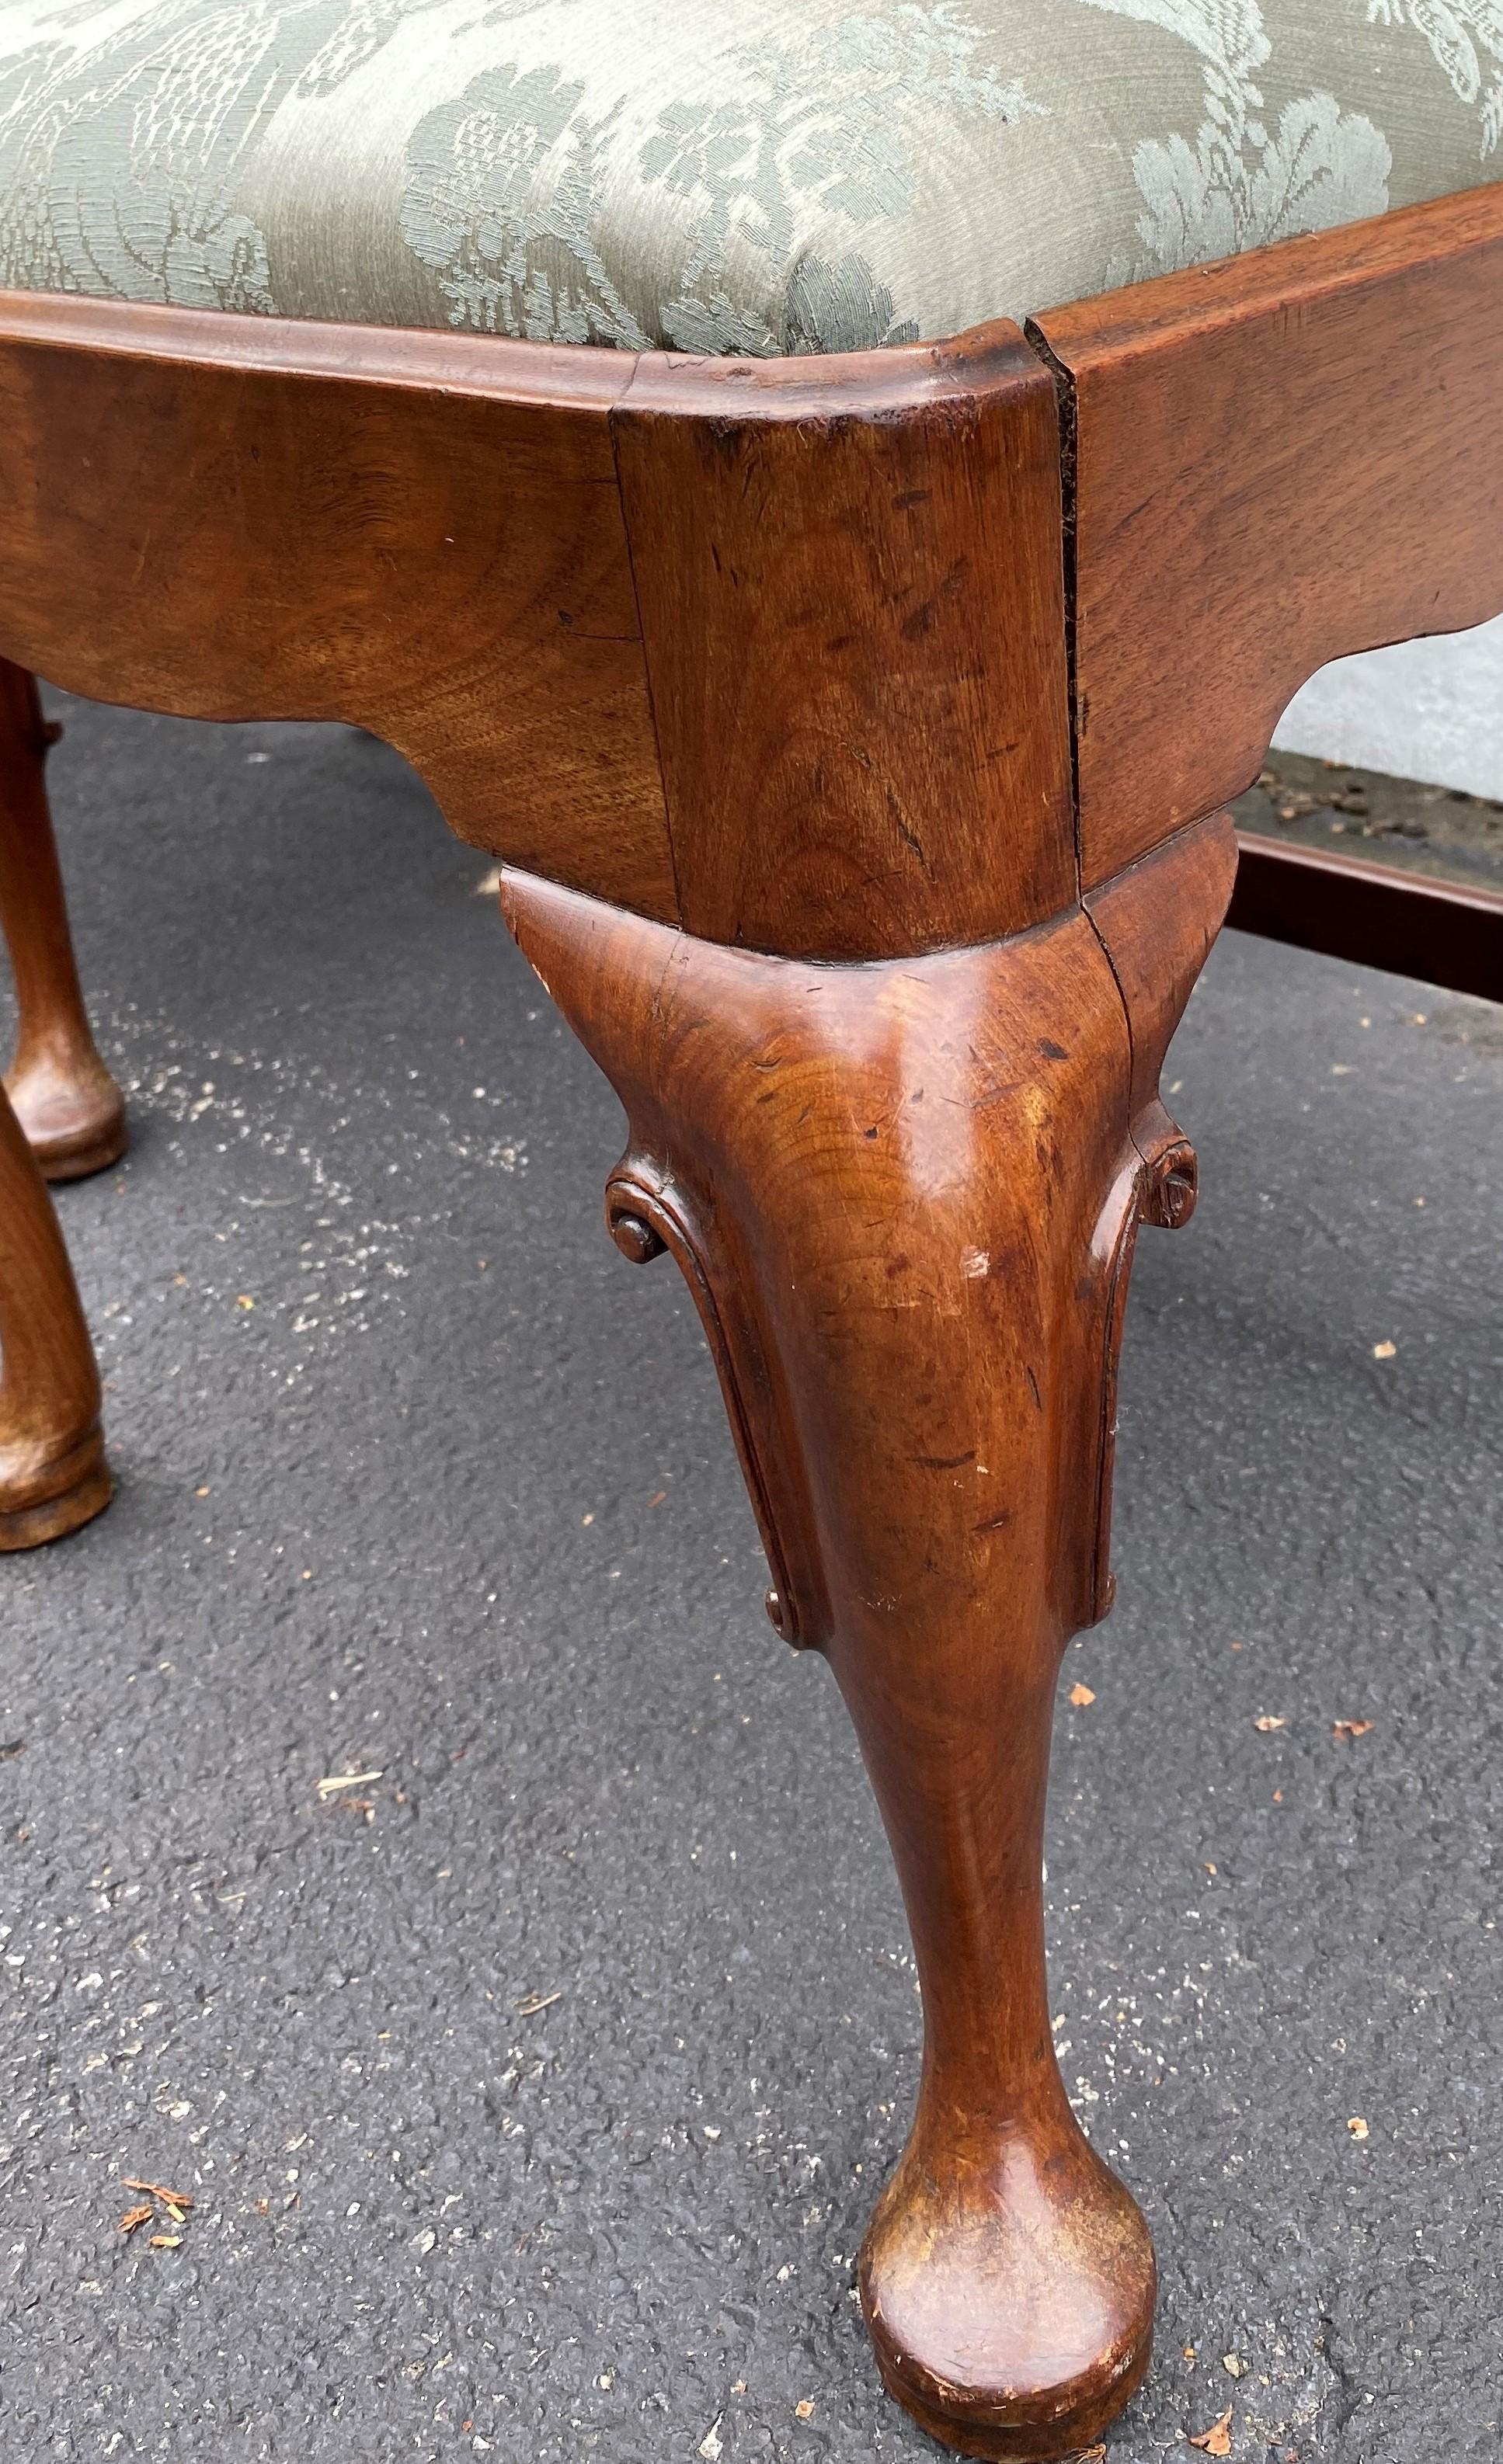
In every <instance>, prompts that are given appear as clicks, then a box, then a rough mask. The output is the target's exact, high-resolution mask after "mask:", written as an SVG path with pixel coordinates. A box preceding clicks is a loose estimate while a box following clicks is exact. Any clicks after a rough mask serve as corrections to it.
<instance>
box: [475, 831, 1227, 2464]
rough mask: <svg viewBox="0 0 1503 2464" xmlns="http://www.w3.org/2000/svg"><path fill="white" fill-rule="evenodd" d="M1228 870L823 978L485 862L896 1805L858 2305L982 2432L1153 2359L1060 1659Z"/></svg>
mask: <svg viewBox="0 0 1503 2464" xmlns="http://www.w3.org/2000/svg"><path fill="white" fill-rule="evenodd" d="M1232 865H1233V856H1232V851H1231V834H1230V830H1229V826H1228V825H1226V824H1225V823H1224V822H1221V821H1217V822H1213V823H1211V824H1209V825H1205V828H1203V829H1201V830H1197V831H1192V832H1190V833H1188V834H1186V836H1185V837H1184V838H1183V840H1182V841H1180V842H1178V843H1177V844H1176V845H1175V846H1174V847H1169V848H1166V849H1165V850H1163V851H1162V853H1161V854H1160V855H1159V856H1158V857H1156V858H1154V859H1151V860H1150V862H1149V863H1148V864H1146V865H1145V866H1143V867H1142V868H1141V875H1140V878H1129V879H1127V880H1125V881H1123V882H1122V883H1120V884H1117V885H1115V886H1114V889H1113V891H1111V892H1110V893H1108V895H1107V896H1106V897H1105V898H1104V899H1103V901H1102V902H1101V904H1100V907H1099V909H1098V910H1097V912H1096V913H1095V914H1094V915H1091V914H1088V913H1086V912H1085V911H1084V910H1083V909H1081V908H1079V907H1072V908H1070V909H1069V910H1067V911H1066V913H1064V914H1062V915H1061V916H1059V917H1057V918H1055V919H1054V920H1053V921H1052V922H1050V923H1048V924H1045V925H1041V926H1039V927H1036V928H1035V929H1034V930H1032V931H1031V932H1026V933H1023V934H1020V935H1015V936H1013V937H1011V938H1009V939H1006V940H1002V941H998V942H994V943H991V944H987V945H983V946H981V947H974V948H971V949H967V950H963V951H956V952H944V953H940V954H937V955H933V956H930V957H918V958H911V959H906V960H888V961H883V962H871V963H867V964H855V965H843V966H829V965H828V964H826V965H821V964H813V963H803V962H799V961H795V960H790V959H784V958H773V957H761V956H758V955H754V954H751V953H747V952H743V951H733V950H729V949H726V948H724V947H720V946H718V945H717V944H715V943H713V942H707V941H702V940H697V939H694V938H691V937H690V936H689V935H686V934H684V933H681V932H674V931H672V930H670V929H668V928H665V927H663V926H660V925H655V924H652V923H650V922H647V921H645V920H643V919H641V918H638V917H633V916H627V915H623V914H621V913H617V912H614V911H612V910H611V909H609V908H608V907H605V906H602V905H600V904H598V903H597V902H595V901H592V900H588V899H584V898H581V897H579V896H578V895H576V894H575V893H573V892H570V891H565V890H561V889H559V888H557V887H555V886H554V885H552V884H549V883H545V882H542V881H539V880H537V879H534V878H530V877H527V876H525V875H519V874H516V873H508V874H507V875H506V876H505V877H504V882H503V891H502V897H503V904H504V906H505V910H506V914H507V918H508V921H509V922H510V924H511V926H512V929H513V931H514V932H515V933H516V935H517V936H518V939H519V942H520V943H521V946H522V948H523V949H524V951H525V952H526V954H527V956H528V957H529V958H530V959H531V961H532V963H533V965H534V966H535V968H536V969H537V971H538V973H539V976H540V977H541V979H542V982H543V983H544V985H545V986H546V987H547V989H548V991H549V992H550V993H551V994H552V996H553V998H554V1000H555V1001H557V1002H558V1003H559V1005H560V1007H561V1008H562V1009H563V1011H564V1015H565V1017H566V1018H567V1019H568V1020H569V1022H570V1023H571V1024H572V1025H573V1027H574V1029H575V1031H576V1033H577V1034H578V1035H579V1036H580V1038H581V1040H582V1041H583V1042H584V1044H585V1045H586V1047H587V1049H588V1050H589V1051H590V1052H591V1053H593V1055H594V1057H595V1059H596V1060H597V1061H598V1062H599V1063H600V1065H601V1067H602V1068H603V1069H604V1070H605V1071H606V1073H607V1075H608V1077H609V1079H610V1081H611V1083H612V1085H613V1086H614V1087H615V1089H616V1090H617V1092H618V1093H619V1095H620V1096H621V1099H622V1102H623V1103H624V1105H625V1106H626V1109H627V1113H628V1118H629V1121H630V1133H631V1135H630V1146H629V1148H628V1151H627V1154H626V1155H625V1156H624V1157H623V1159H622V1162H621V1163H620V1165H618V1167H617V1168H616V1170H615V1172H614V1173H613V1174H612V1175H611V1177H610V1180H609V1182H608V1199H607V1211H608V1221H610V1223H611V1225H612V1228H613V1229H614V1230H615V1231H616V1233H617V1237H618V1238H619V1237H620V1235H621V1232H622V1229H623V1227H630V1239H629V1241H628V1242H627V1243H625V1244H624V1245H627V1246H628V1248H629V1250H630V1254H633V1255H635V1256H638V1257H641V1256H645V1255H649V1254H651V1252H652V1247H653V1245H654V1243H661V1244H662V1245H663V1246H665V1247H668V1248H670V1249H672V1250H673V1251H674V1254H675V1255H676V1256H677V1257H678V1259H679V1263H680V1264H681V1265H683V1266H684V1268H685V1271H686V1273H687V1274H688V1276H689V1279H690V1283H691V1288H692V1289H693V1291H694V1293H695V1297H696V1302H697V1304H698V1307H699V1309H700V1311H701V1315H702V1316H703V1317H704V1319H705V1321H706V1324H707V1327H708V1329H709V1331H710V1334H711V1339H712V1345H713V1348H714V1350H715V1353H716V1355H717V1360H718V1365H719V1368H720V1373H721V1376H722V1380H723V1381H724V1384H725V1387H726V1395H727V1403H728V1406H729V1410H730V1416H731V1420H732V1424H733V1427H734V1428H735V1429H736V1431H737V1433H738V1438H739V1441H740V1445H741V1449H742V1460H743V1463H744V1464H745V1466H746V1470H747V1477H748V1483H749V1485H750V1488H751V1492H752V1495H753V1498H754V1501H755V1502H756V1504H757V1507H758V1510H759V1513H760V1515H761V1517H762V1519H763V1529H764V1533H765V1535H766V1538H767V1542H768V1553H769V1558H770V1562H771V1565H772V1569H773V1576H774V1588H775V1593H776V1595H777V1604H778V1607H777V1613H778V1618H779V1622H780V1624H781V1625H782V1627H783V1630H784V1631H785V1634H786V1635H787V1636H788V1638H789V1639H791V1640H796V1641H797V1642H799V1643H801V1644H803V1645H805V1646H810V1647H813V1648H815V1649H818V1650H821V1651H824V1652H826V1653H828V1655H829V1660H830V1663H831V1665H832V1667H833V1669H834V1672H835V1675H836V1677H837V1679H838V1681H839V1683H840V1685H841V1688H842V1691H843V1693H844V1694H845V1697H846V1700H847V1702H848V1704H849V1705H850V1708H851V1715H852V1718H853V1720H854V1723H855V1726H856V1728H857V1731H858V1734H859V1736H860V1739H861V1745H862V1749H863V1752H864V1754H865V1757H866V1762H867V1767H868V1769H869V1771H871V1774H872V1778H873V1785H874V1787H875V1790H876V1793H877V1796H878V1799H879V1801H880V1803H881V1807H882V1812H883V1816H884V1819H885V1821H886V1824H887V1829H888V1835H889V1837H890V1838H891V1840H892V1844H893V1850H894V1854H895V1858H896V1860H897V1864H898V1869H899V1872H900V1875H901V1878H902V1882H903V1890H904V1895H905V1899H906V1902H907V1905H908V1912H909V1918H910V1922H911V1925H912V1927H913V1935H914V1943H915V1947H916V1951H917V1961H918V1969H919V1975H920V1980H921V1983H922V1989H923V1998H924V2014H925V2032H926V2034H925V2056H924V2071H923V2081H922V2086H921V2090H920V2096H919V2105H918V2113H917V2120H916V2122H915V2125H914V2133H913V2137H912V2140H911V2142H910V2145H909V2147H908V2150H907V2153H906V2154H905V2156H904V2158H903V2160H902V2163H901V2165H900V2166H899V2167H898V2170H897V2172H896V2174H895V2177H894V2180H893V2182H892V2183H891V2185H890V2186H889V2188H888V2189H887V2191H886V2192H885V2193H884V2195H883V2198H882V2200H881V2202H880V2204H879V2206H878V2208H877V2211H876V2213H875V2215H874V2217H873V2223H872V2228H871V2232H870V2233H869V2234H868V2238H867V2243H866V2248H865V2252H864V2255H863V2259H862V2269H861V2285H862V2299H863V2301H864V2303H865V2307H866V2312H867V2317H868V2320H869V2322H870V2324H871V2327H872V2331H873V2338H874V2341H875V2343H876V2349H877V2354H878V2359H879V2361H880V2364H881V2366H882V2370H883V2373H884V2376H885V2377H886V2379H887V2382H888V2384H889V2386H890V2387H892V2389H893V2391H894V2392H895V2394H896V2395H898V2396H899V2397H900V2399H901V2400H902V2402H903V2403H904V2404H906V2405H907V2406H908V2408H909V2409H910V2410H911V2411H913V2412H914V2413H915V2415H916V2417H917V2418H918V2419H919V2420H920V2421H922V2422H923V2423H924V2424H925V2426H926V2427H927V2428H929V2429H931V2430H932V2431H934V2433H935V2434H936V2435H937V2436H939V2437H942V2438H943V2439H945V2440H946V2441H948V2442H949V2443H950V2444H951V2445H952V2446H959V2447H961V2449H962V2450H963V2451H964V2452H966V2453H971V2454H977V2455H988V2456H1046V2455H1056V2454H1063V2453H1068V2452H1070V2451H1072V2449H1074V2448H1077V2447H1079V2446H1083V2445H1085V2444H1087V2443H1089V2441H1090V2439H1091V2438H1093V2437H1094V2435H1095V2433H1096V2432H1097V2431H1099V2430H1100V2429H1101V2428H1102V2427H1103V2425H1104V2424H1105V2423H1106V2421H1107V2420H1108V2419H1109V2418H1110V2417H1111V2416H1112V2415H1113V2414H1114V2413H1115V2412H1116V2410H1117V2409H1118V2407H1119V2406H1120V2405H1121V2404H1122V2403H1123V2402H1124V2401H1125V2400H1126V2398H1127V2396H1128V2394H1129V2393H1130V2392H1131V2390H1132V2388H1133V2387H1134V2386H1135V2385H1136V2384H1137V2382H1138V2378H1139V2376H1140V2375H1141V2372H1142V2370H1143V2368H1144V2366H1145V2365H1146V2362H1147V2356H1148V2346H1149V2339H1150V2335H1151V2328H1152V2316H1153V2301H1154V2280H1155V2279H1154V2264H1153V2254H1152V2249H1151V2246H1150V2243H1149V2240H1148V2234H1147V2231H1146V2228H1145V2227H1144V2225H1143V2223H1142V2219H1141V2217H1140V2216H1139V2214H1138V2211H1137V2209H1136V2207H1135V2206H1134V2204H1133V2201H1132V2200H1131V2198H1130V2197H1129V2195H1128V2193H1127V2192H1126V2190H1125V2189H1123V2188H1122V2187H1121V2185H1120V2184H1119V2183H1118V2182H1117V2181H1116V2179H1115V2177H1114V2176H1113V2175H1112V2174H1111V2173H1110V2172H1109V2171H1108V2170H1107V2168H1106V2167H1104V2166H1103V2165H1102V2163H1101V2161H1100V2159H1099V2158H1098V2157H1096V2156H1095V2155H1094V2153H1093V2151H1092V2149H1091V2147H1090V2145H1089V2144H1088V2143H1087V2142H1086V2140H1085V2139H1084V2138H1083V2137H1082V2136H1081V2134H1080V2132H1079V2130H1078V2128H1077V2127H1076V2124H1075V2122H1074V2118H1073V2116H1072V2112H1071V2109H1070V2104H1069V2101H1068V2099H1067V2097H1066V2095H1065V2091H1064V2088H1063V2086H1062V2084H1061V2082H1060V2079H1059V2075H1058V2072H1057V2069H1056V2067H1055V2064H1054V2059H1053V2054H1052V2050H1051V2039H1050V2017H1049V2001H1048V1995H1047V1991H1046V1983H1045V1969H1044V1942H1043V1912H1042V1900H1041V1884H1040V1863H1041V1858H1042V1849H1043V1837H1042V1826H1043V1816H1044V1798H1045V1788H1046V1782H1047V1773H1048V1761H1049V1738H1050V1720H1051V1714H1052V1707H1053V1696H1054V1686H1055V1680H1056V1676H1057V1673H1058V1667H1059V1660H1060V1654H1061V1651H1062V1649H1063V1647H1064V1643H1065V1640H1066V1639H1067V1638H1068V1636H1069V1635H1070V1634H1071V1633H1072V1632H1073V1631H1074V1630H1075V1628H1076V1627H1077V1626H1079V1625H1081V1624H1084V1623H1087V1622H1089V1621H1090V1620H1092V1619H1093V1618H1094V1617H1096V1616H1098V1615H1100V1614H1101V1613H1103V1611H1104V1608H1105V1606H1106V1603H1107V1600H1108V1598H1109V1587H1108V1582H1107V1568H1106V1560H1105V1549H1106V1531H1107V1519H1108V1518H1107V1499H1108V1491H1109V1481H1110V1450H1111V1440H1112V1433H1113V1412H1112V1394H1113V1388H1114V1381H1115V1370H1116V1342H1117V1339H1118V1335H1119V1331H1120V1325H1121V1308H1122V1301H1123V1298H1124V1297H1125V1286H1126V1275H1127V1270H1128V1265H1129V1263H1130V1259H1131V1252H1132V1243H1133V1237H1134V1233H1135V1231H1136V1227H1137V1223H1138V1219H1139V1217H1140V1216H1142V1215H1144V1214H1147V1215H1149V1216H1150V1217H1152V1218H1154V1219H1156V1220H1164V1221H1183V1217H1184V1215H1185V1214H1187V1212H1188V1209H1189V1204H1190V1203H1192V1202H1193V1192H1194V1177H1193V1176H1194V1165H1193V1157H1192V1156H1191V1155H1189V1152H1188V1150H1187V1148H1186V1147H1185V1145H1184V1142H1183V1138H1182V1137H1181V1136H1180V1133H1178V1132H1177V1131H1176V1130H1175V1128H1174V1125H1173V1124H1172V1123H1171V1122H1169V1121H1168V1119H1167V1116H1166V1115H1165V1114H1164V1113H1163V1112H1162V1111H1161V1108H1160V1105H1159V1103H1158V1098H1157V1078H1158V1067H1159V1063H1160V1059H1161V1057H1162V1052H1163V1048H1164V1045H1165V1044H1166V1042H1167V1039H1168V1035H1169V1033H1170V1032H1171V1031H1172V1027H1173V1024H1174V1022H1175V1020H1176V1018H1177V1017H1178V1014H1179V1010H1180V1008H1181V1007H1182V1006H1183V1001H1184V998H1185V996H1186V995H1187V993H1188V991H1189V988H1190V985H1191V983H1192V981H1193V979H1194V976H1195V973H1196V971H1197V969H1198V968H1199V965H1200V963H1201V960H1202V958H1203V957H1204V956H1205V951H1206V949H1207V948H1208V947H1209V944H1210V941H1211V939H1212V938H1213V937H1214V935H1215V931H1216V927H1217V925H1218V923H1219V922H1220V917H1221V911H1222V908H1223V906H1224V905H1225V902H1226V897H1227V891H1229V888H1230V883H1231V873H1232ZM1138 988H1140V989H1138ZM644 1232H646V1233H648V1234H650V1235H652V1239H644V1238H643V1237H642V1236H643V1234H644Z"/></svg>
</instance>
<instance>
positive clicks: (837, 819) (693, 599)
mask: <svg viewBox="0 0 1503 2464" xmlns="http://www.w3.org/2000/svg"><path fill="white" fill-rule="evenodd" d="M611 424H612V428H613V429H614V431H615V434H616V439H617V453H618V458H619V463H620V469H621V480H622V495H623V502H624V504H625V508H626V516H627V528H628V532H629V535H630V540H631V556H632V565H633V570H634V573H635V577H636V588H637V599H638V604H639V605H640V608H641V611H642V621H643V629H644V637H645V641H646V646H647V663H648V673H649V677H650V680H651V683H652V707H653V712H654V715H655V719H656V724H657V731H658V742H659V749H660V753H661V757H662V763H663V781H664V790H665V794H666V797H667V803H668V813H669V824H670V829H671V832H672V836H673V843H674V866H675V871H676V877H677V883H678V894H679V915H680V919H681V921H682V922H683V923H684V925H685V926H686V927H687V928H688V930H689V931H690V932H692V933H696V934H698V935H702V936H703V937H705V938H707V939H710V940H714V941H730V942H735V943H737V944H739V945H741V946H745V947H749V948H752V949H759V950H780V951H785V952H786V953H787V954H788V955H790V956H792V957H827V958H836V957H877V956H882V957H891V956H894V955H895V954H896V953H898V952H902V951H909V950H926V949H935V948H939V947H943V946H946V945H951V944H957V943H965V942H971V941H984V940H994V939H997V938H998V937H1000V936H1001V935H1003V934H1006V933H1014V932H1017V931H1019V930H1020V929H1021V928H1022V927H1024V926H1025V925H1028V924H1036V923H1039V922H1041V921H1042V919H1043V918H1044V917H1045V916H1048V915H1055V914H1057V913H1059V911H1060V909H1061V908H1062V907H1063V906H1065V904H1066V903H1067V901H1068V900H1070V899H1071V898H1072V897H1073V895H1074V849H1073V825H1072V817H1071V786H1070V734H1069V712H1068V707H1067V700H1066V677H1065V668H1064V662H1063V659H1062V658H1061V655H1060V652H1061V644H1062V641H1063V635H1064V575H1063V570H1062V563H1061V557H1060V546H1059V540H1060V480H1059V431H1058V425H1057V417H1056V411H1055V403H1054V388H1053V385H1052V384H1051V383H1050V378H1049V376H1048V373H1047V371H1046V370H1045V369H1043V368H1042V367H1041V366H1040V365H1039V363H1038V360H1037V359H1036V358H1035V356H1034V354H1033V353H1032V352H1031V351H1030V350H1029V349H1028V346H1027V344H1026V343H1025V342H1024V340H1023V337H1022V335H1021V334H1020V333H1019V332H1018V330H1017V328H1016V327H1015V326H1012V325H1006V324H999V325H995V326H987V327H984V328H983V329H981V330H979V331H978V332H977V333H975V334H972V335H969V336H967V337H964V338H963V339H962V340H961V341H958V342H951V343H945V344H943V345H940V346H938V347H935V348H932V349H915V350H898V351H873V352H871V353H869V354H866V355H864V356H860V357H856V358H852V359H831V360H820V359H797V360H768V361H752V362H746V361H737V360H712V361H708V362H705V361H685V360H680V359H674V358H672V357H669V356H668V355H666V354H656V355H654V354H648V355H647V356H646V357H644V358H643V359H642V361H641V362H640V363H639V365H638V370H637V374H636V376H635V377H634V379H633V381H632V383H631V385H630V389H629V390H628V391H627V392H626V393H625V394H624V395H623V396H622V398H621V400H620V401H619V403H618V404H617V405H616V407H615V408H614V409H613V410H612V412H611ZM940 781H942V782H943V783H942V790H941V792H939V793H937V792H936V789H937V785H938V784H939V782H940Z"/></svg>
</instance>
